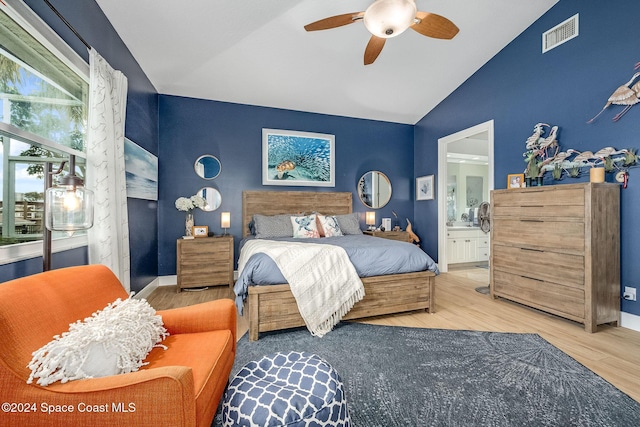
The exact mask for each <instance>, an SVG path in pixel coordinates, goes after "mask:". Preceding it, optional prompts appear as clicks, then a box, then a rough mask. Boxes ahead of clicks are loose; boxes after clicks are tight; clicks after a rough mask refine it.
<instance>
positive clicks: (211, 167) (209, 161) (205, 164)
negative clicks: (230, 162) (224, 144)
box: [193, 154, 222, 179]
mask: <svg viewBox="0 0 640 427" xmlns="http://www.w3.org/2000/svg"><path fill="white" fill-rule="evenodd" d="M193 168H194V169H195V171H196V173H197V174H198V176H199V177H200V178H204V179H214V178H216V177H217V176H218V175H220V170H221V169H222V166H221V165H220V160H218V158H217V157H216V156H212V155H211V154H205V155H204V156H200V157H198V160H196V163H195V165H194V166H193Z"/></svg>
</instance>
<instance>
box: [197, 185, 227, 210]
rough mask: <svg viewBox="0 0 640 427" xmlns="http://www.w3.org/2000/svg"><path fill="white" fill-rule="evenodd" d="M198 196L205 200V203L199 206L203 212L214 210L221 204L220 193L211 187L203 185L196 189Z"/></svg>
mask: <svg viewBox="0 0 640 427" xmlns="http://www.w3.org/2000/svg"><path fill="white" fill-rule="evenodd" d="M198 196H200V197H202V198H203V199H205V200H206V201H207V204H206V205H204V206H203V207H201V208H200V209H202V210H203V211H205V212H211V211H215V210H216V209H218V208H219V207H220V205H221V204H222V195H221V194H220V192H219V191H218V190H216V189H215V188H213V187H204V188H201V189H200V191H198Z"/></svg>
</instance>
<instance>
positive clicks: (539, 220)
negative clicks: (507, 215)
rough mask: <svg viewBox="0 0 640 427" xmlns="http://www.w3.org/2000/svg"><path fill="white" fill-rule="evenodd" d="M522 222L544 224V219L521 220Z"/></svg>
mask: <svg viewBox="0 0 640 427" xmlns="http://www.w3.org/2000/svg"><path fill="white" fill-rule="evenodd" d="M520 221H522V222H544V220H542V219H521V220H520Z"/></svg>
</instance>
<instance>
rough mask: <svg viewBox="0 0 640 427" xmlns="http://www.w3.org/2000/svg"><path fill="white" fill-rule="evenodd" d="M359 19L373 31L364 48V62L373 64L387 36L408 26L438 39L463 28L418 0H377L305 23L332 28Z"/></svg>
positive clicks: (314, 28)
mask: <svg viewBox="0 0 640 427" xmlns="http://www.w3.org/2000/svg"><path fill="white" fill-rule="evenodd" d="M356 21H363V22H364V26H365V27H367V30H369V32H370V33H371V34H372V36H371V39H370V40H369V43H368V44H367V48H366V49H365V51H364V65H369V64H373V62H374V61H375V60H376V58H377V57H378V55H380V52H381V51H382V48H383V47H384V43H385V42H386V41H387V39H388V38H391V37H395V36H397V35H399V34H401V33H402V32H404V31H405V30H406V29H407V28H411V29H412V30H414V31H417V32H418V33H420V34H422V35H423V36H427V37H433V38H436V39H452V38H453V37H455V35H456V34H458V31H460V30H459V29H458V27H457V26H456V25H455V24H454V23H453V22H451V21H449V20H448V19H447V18H445V17H443V16H440V15H436V14H435V13H429V12H421V11H419V10H418V8H417V7H416V2H415V0H376V1H375V2H373V4H371V5H370V6H369V7H368V8H367V10H365V11H364V12H355V13H345V14H343V15H336V16H331V17H329V18H324V19H321V20H319V21H316V22H312V23H311V24H308V25H305V26H304V29H305V30H307V31H318V30H328V29H331V28H336V27H341V26H343V25H348V24H351V23H353V22H356Z"/></svg>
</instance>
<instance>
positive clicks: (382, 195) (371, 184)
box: [357, 171, 391, 209]
mask: <svg viewBox="0 0 640 427" xmlns="http://www.w3.org/2000/svg"><path fill="white" fill-rule="evenodd" d="M357 190H358V196H359V197H360V201H362V203H363V204H364V205H365V206H366V207H368V208H371V209H379V208H381V207H383V206H385V205H386V204H387V203H389V200H391V181H389V178H387V176H386V175H385V174H383V173H382V172H379V171H370V172H367V173H365V174H364V175H362V178H360V181H358V188H357Z"/></svg>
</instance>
